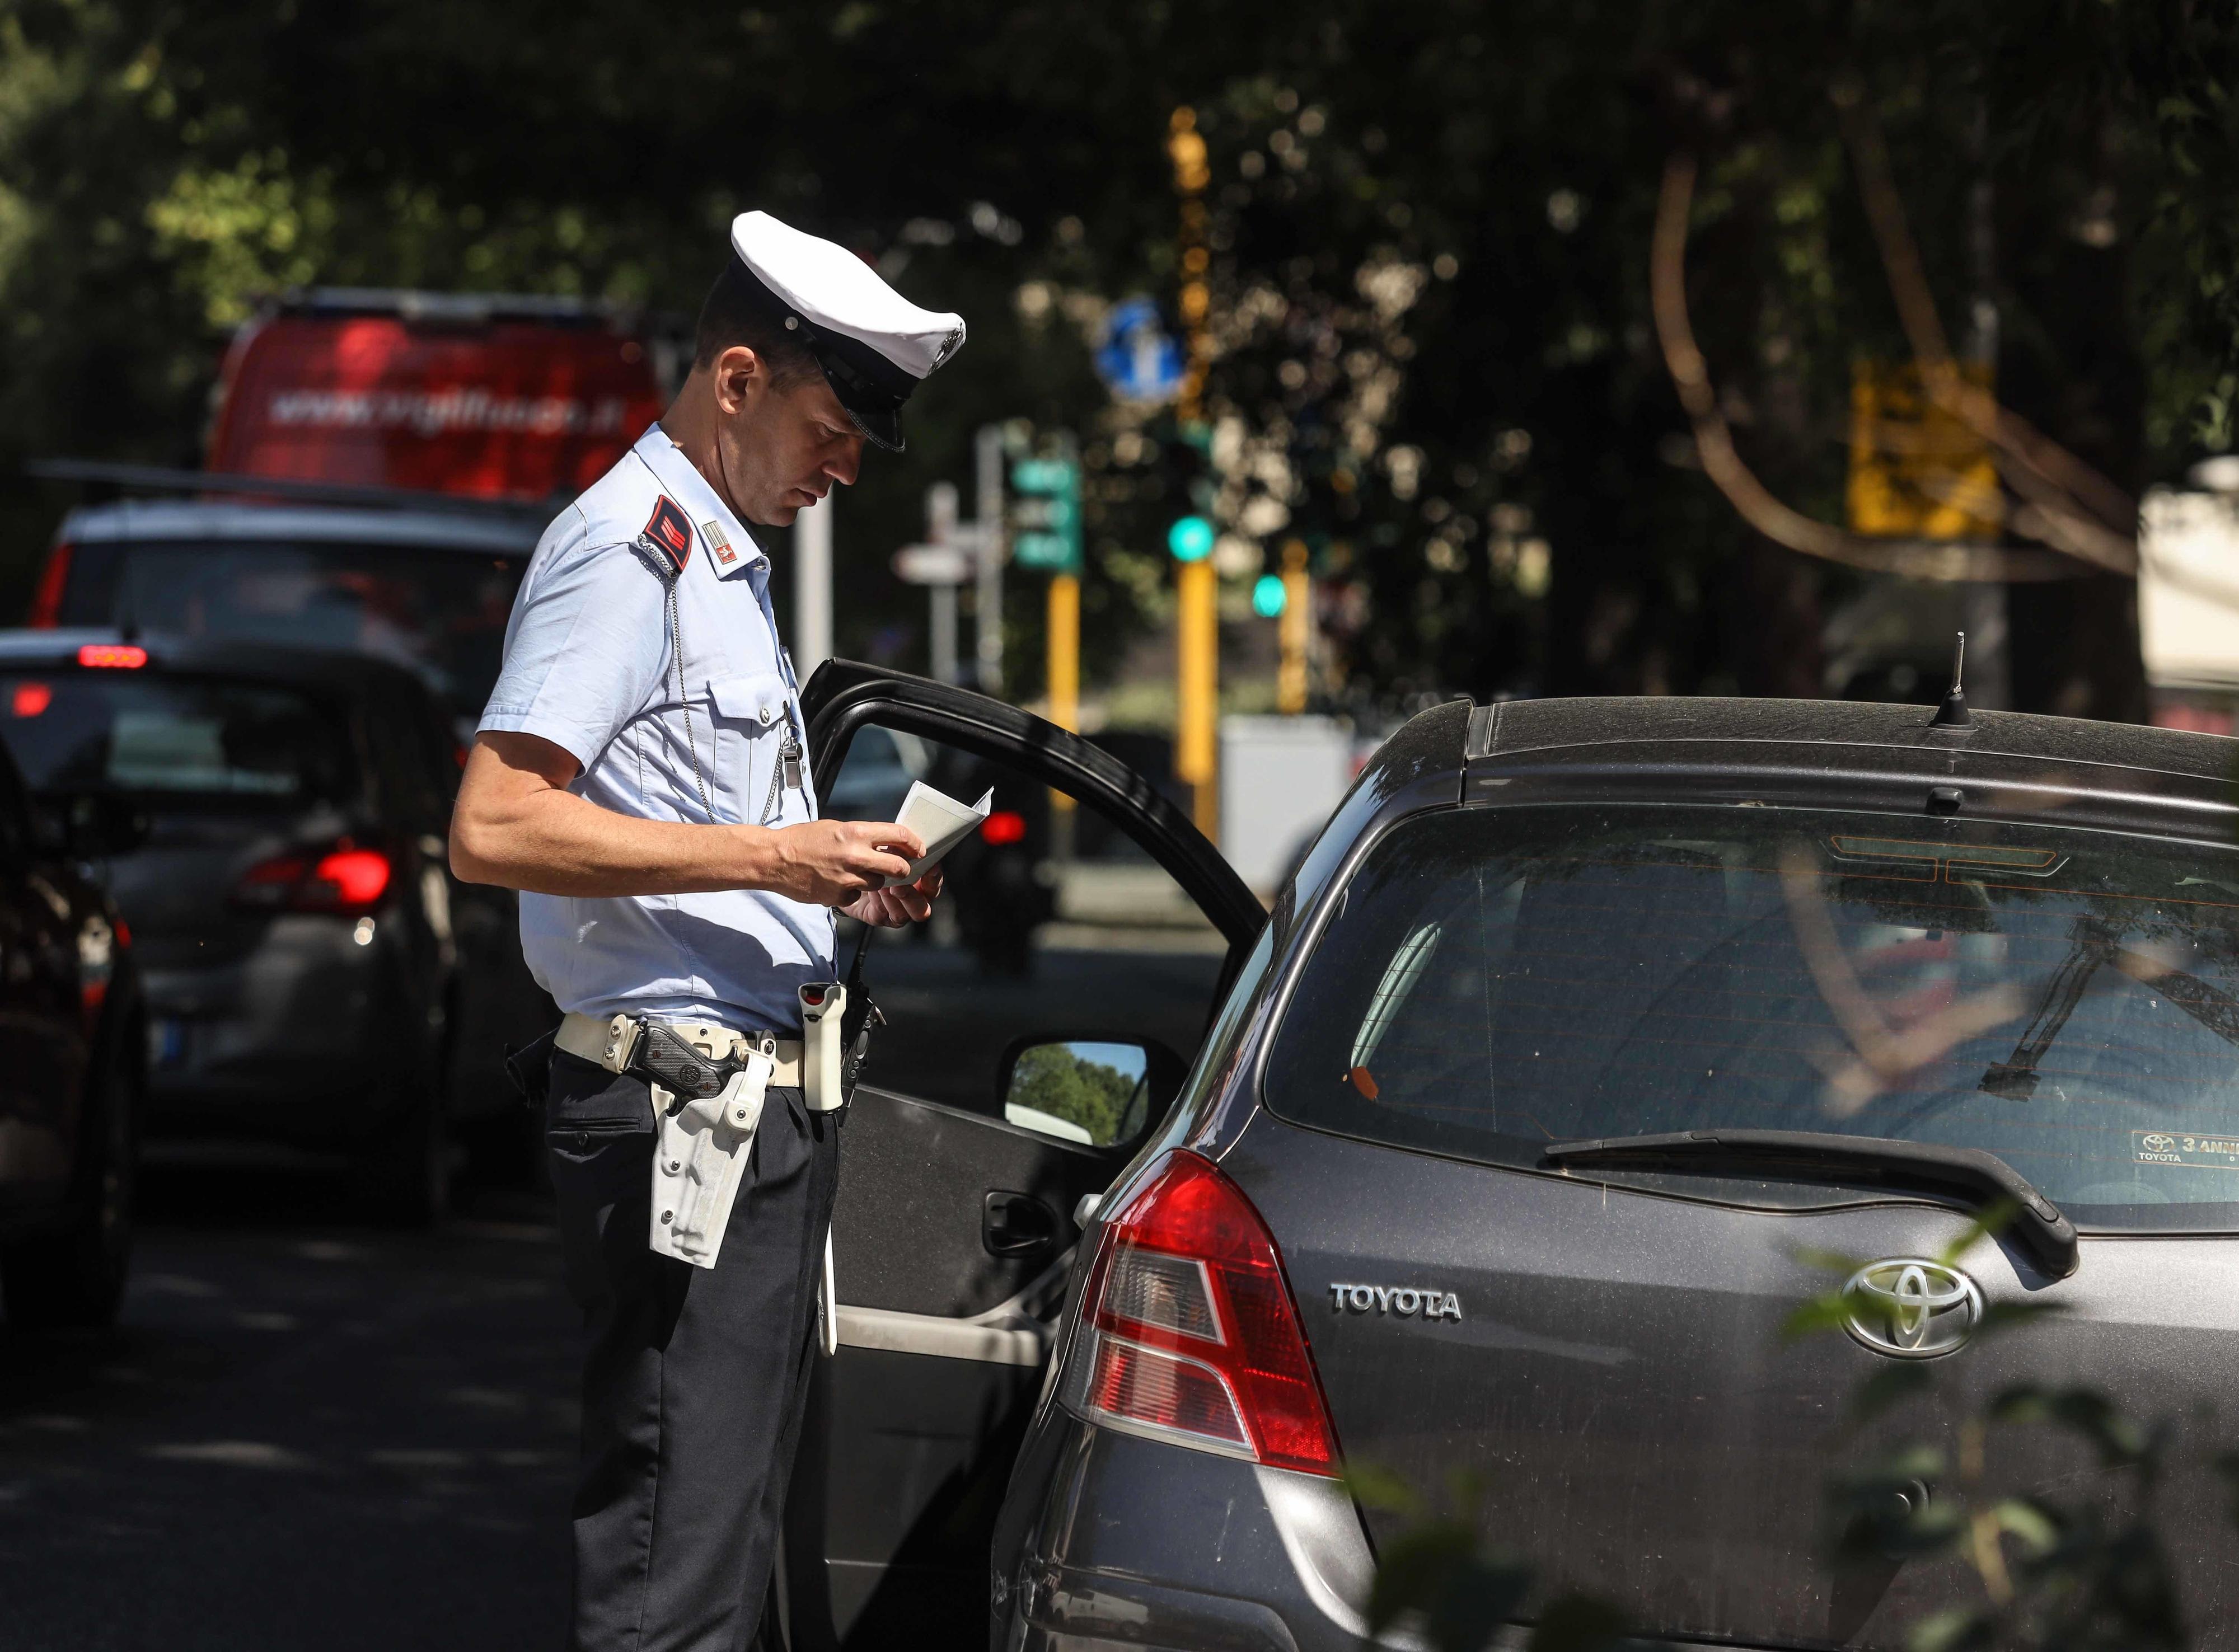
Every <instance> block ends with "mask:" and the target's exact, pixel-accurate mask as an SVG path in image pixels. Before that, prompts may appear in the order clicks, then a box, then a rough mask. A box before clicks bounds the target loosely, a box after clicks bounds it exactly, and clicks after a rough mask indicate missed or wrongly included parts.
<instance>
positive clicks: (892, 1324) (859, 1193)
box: [774, 660, 1265, 1652]
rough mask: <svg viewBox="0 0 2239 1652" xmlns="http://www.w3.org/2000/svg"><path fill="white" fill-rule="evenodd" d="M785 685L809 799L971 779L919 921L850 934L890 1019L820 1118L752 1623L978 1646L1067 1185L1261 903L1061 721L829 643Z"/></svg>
mask: <svg viewBox="0 0 2239 1652" xmlns="http://www.w3.org/2000/svg"><path fill="white" fill-rule="evenodd" d="M802 702H803V707H804V710H805V711H806V713H807V720H808V743H809V760H810V763H811V765H812V767H813V771H814V775H815V778H816V782H817V786H818V792H819V795H820V798H821V800H822V804H823V808H824V813H826V814H827V815H829V816H835V817H848V816H852V817H854V818H860V819H894V813H895V812H896V811H898V810H899V808H900V804H901V800H902V797H903V795H904V793H907V790H908V787H909V785H910V783H911V782H912V781H913V780H924V781H925V782H927V784H929V785H932V786H937V787H939V788H940V790H942V791H944V792H946V793H948V794H949V795H951V796H952V797H955V798H959V799H961V800H963V801H964V802H966V803H971V802H973V801H975V800H977V799H979V798H980V795H981V794H982V793H989V792H991V793H993V798H992V799H991V802H992V806H993V813H990V815H989V817H988V819H987V822H986V823H985V824H984V825H983V826H981V827H980V831H979V833H978V834H977V835H976V837H975V838H973V839H967V840H966V841H965V842H964V843H962V844H960V845H959V846H958V847H957V848H956V849H955V850H954V851H953V852H952V853H951V854H950V856H949V858H948V859H947V862H946V865H947V890H946V891H945V892H944V893H943V895H942V898H941V899H940V901H939V902H937V903H936V910H935V918H934V919H933V921H932V922H931V923H929V924H927V925H921V926H917V927H916V928H915V929H914V930H912V931H909V932H881V933H880V935H879V936H878V937H877V938H876V939H874V941H873V943H872V945H871V951H870V953H869V957H868V963H867V968H866V971H865V980H866V984H867V986H868V988H869V990H870V992H871V993H872V996H873V997H874V998H875V999H876V1001H877V1002H878V1004H879V1005H880V1009H881V1010H882V1012H884V1014H885V1017H886V1020H887V1025H885V1026H884V1027H883V1028H881V1029H880V1030H879V1031H878V1032H876V1033H875V1034H874V1045H873V1048H872V1051H871V1053H870V1057H869V1058H868V1060H867V1063H866V1064H865V1066H864V1069H863V1074H862V1078H861V1081H860V1084H859V1085H858V1087H857V1089H856V1091H855V1095H854V1104H853V1105H852V1107H851V1108H850V1110H849V1113H848V1116H847V1121H846V1123H845V1125H844V1126H843V1129H842V1133H841V1136H840V1191H839V1202H838V1205H837V1208H836V1210H835V1211H834V1218H833V1235H832V1238H833V1246H834V1261H835V1273H836V1278H837V1283H838V1290H839V1300H840V1304H841V1305H840V1311H839V1325H838V1342H839V1348H838V1351H837V1353H836V1354H835V1355H834V1357H831V1358H828V1359H821V1360H819V1361H818V1362H817V1368H816V1373H815V1377H814V1380H813V1382H812V1385H811V1389H810V1397H809V1403H808V1411H807V1421H806V1422H805V1423H804V1425H803V1429H804V1431H803V1434H802V1437H801V1448H800V1451H799V1455H798V1456H797V1459H796V1462H795V1467H794V1476H793V1486H792V1496H791V1500H790V1502H789V1504H788V1506H787V1512H786V1521H785V1532H784V1542H783V1552H782V1557H781V1563H780V1566H779V1569H778V1576H777V1580H776V1584H775V1589H774V1593H775V1596H776V1602H775V1604H776V1608H777V1611H776V1614H775V1616H776V1619H777V1623H778V1626H779V1627H780V1628H781V1630H782V1632H783V1635H784V1636H785V1643H786V1645H787V1647H788V1648H789V1649H790V1652H826V1649H833V1648H840V1647H847V1648H859V1647H860V1648H869V1647H880V1648H884V1647H892V1646H903V1645H907V1646H911V1647H914V1648H940V1647H948V1646H955V1647H958V1648H967V1647H968V1648H971V1649H973V1652H979V1649H981V1648H984V1647H985V1646H986V1645H987V1599H988V1585H987V1568H988V1549H989V1543H990V1536H991V1532H992V1529H993V1523H994V1519H995V1515H996V1511H997V1509H998V1507H999V1505H1000V1503H1001V1500H1002V1496H1003V1490H1004V1487H1005V1484H1006V1483H1007V1480H1008V1478H1009V1475H1010V1470H1011V1463H1012V1458H1013V1455H1014V1453H1015V1451H1016V1450H1017V1447H1018V1443H1019V1441H1020V1437H1021V1436H1022V1434H1023V1432H1024V1430H1025V1426H1026V1421H1027V1418H1028V1416H1029V1414H1030V1413H1031V1410H1032V1409H1033V1404H1034V1403H1035V1399H1036V1397H1037V1396H1038V1394H1039V1392H1040V1389H1041V1385H1042V1378H1043V1371H1044V1367H1045V1364H1046V1360H1047V1357H1048V1353H1049V1347H1050V1337H1051V1330H1052V1326H1053V1322H1054V1320H1055V1318H1056V1316H1057V1313H1058V1310H1059V1307H1060V1304H1061V1303H1062V1302H1063V1300H1064V1296H1065V1288H1066V1277H1067V1274H1068V1272H1069V1271H1070V1269H1071V1267H1072V1265H1073V1259H1074V1251H1075V1247H1076V1245H1077V1244H1078V1242H1079V1239H1080V1226H1079V1224H1078V1221H1077V1219H1076V1218H1077V1215H1078V1211H1079V1205H1080V1201H1081V1199H1082V1198H1084V1196H1086V1195H1091V1194H1099V1193H1101V1192H1102V1191H1104V1190H1105V1189H1106V1187H1108V1186H1109V1185H1110V1184H1111V1183H1112V1181H1113V1178H1114V1177H1115V1176H1116V1175H1117V1173H1118V1172H1119V1170H1120V1168H1121V1167H1122V1166H1123V1165H1124V1164H1126V1162H1127V1161H1128V1160H1129V1159H1130V1158H1133V1155H1134V1153H1135V1151H1136V1150H1137V1148H1138V1147H1139V1144H1141V1142H1142V1141H1143V1139H1144V1138H1145V1137H1146V1135H1147V1134H1149V1133H1150V1132H1151V1131H1153V1130H1155V1129H1157V1128H1158V1126H1159V1123H1160V1122H1161V1120H1162V1118H1163V1117H1164V1114H1165V1112H1166V1109H1167V1108H1168V1106H1170V1105H1171V1104H1172V1103H1173V1099H1174V1097H1175V1096H1176V1094H1177V1093H1178V1092H1179V1088H1180V1085H1181V1080H1182V1078H1183V1077H1184V1076H1185V1074H1186V1071H1187V1069H1188V1065H1189V1063H1190V1061H1191V1060H1192V1059H1193V1057H1194V1056H1195V1054H1196V1050H1197V1045H1198V1042H1199V1038H1201V1037H1202V1035H1203V1033H1204V1031H1205V1028H1206V1024H1207V1022H1208V1021H1209V1020H1210V1018H1211V1017H1212V1013H1213V1010H1214V1008H1215V1007H1216V1005H1217V1003H1218V1000H1219V994H1220V993H1221V992H1223V991H1224V990H1225V989H1226V985H1227V984H1228V982H1229V981H1230V980H1231V979H1233V977H1234V975H1235V972H1236V971H1237V968H1238V967H1239V965H1240V963H1241V961H1242V959H1243V957H1244V954H1245V952H1246V949H1247V948H1248V947H1249V946H1250V945H1251V944H1252V940H1253V939H1255V938H1256V937H1257V935H1258V934H1259V928H1260V926H1261V924H1262V923H1263V921H1264V919H1265V912H1264V910H1263V908H1262V907H1261V906H1260V904H1259V900H1258V899H1257V898H1256V897H1255V896H1253V894H1252V892H1251V891H1250V889H1248V888H1247V887H1246V886H1245V884H1244V883H1243V881H1242V880H1241V879H1239V878H1238V877H1237V876H1236V874H1235V873H1234V872H1232V871H1231V870H1230V868H1229V866H1228V865H1227V863H1226V861H1225V860H1223V859H1221V857H1220V854H1219V852H1218V851H1217V850H1216V849H1214V848H1213V846H1212V845H1211V844H1210V843H1208V842H1206V839H1205V838H1204V837H1203V835H1202V834H1200V833H1199V832H1198V831H1197V829H1196V828H1195V827H1194V826H1192V825H1191V823H1190V821H1189V819H1188V817H1187V816H1186V814H1185V813H1183V812H1182V810H1181V809H1180V808H1179V807H1178V806H1176V805H1175V804H1174V803H1173V801H1172V800H1171V799H1168V798H1166V796H1165V795H1163V794H1162V793H1160V792H1159V790H1158V789H1157V787H1156V786H1153V784H1152V783H1151V781H1149V780H1146V779H1145V778H1144V777H1143V776H1142V775H1140V774H1139V773H1136V772H1135V771H1134V770H1133V769H1131V768H1129V767H1128V766H1126V765H1125V764H1123V763H1121V762H1120V761H1119V760H1117V759H1116V758H1114V757H1113V756H1111V755H1110V754H1108V753H1106V752H1104V751H1102V750H1100V749H1099V748H1098V747H1097V746H1094V745H1092V744H1091V743H1090V742H1089V741H1087V740H1084V739H1082V738H1081V737H1080V736H1079V735H1076V734H1072V733H1066V731H1065V730H1063V729H1061V728H1059V727H1056V726H1054V725H1053V724H1050V723H1047V722H1045V721H1043V720H1041V719H1040V718H1038V717H1034V716H1031V715H1029V714H1028V713H1025V712H1022V711H1020V710H1019V709H1018V708H1016V707H1012V706H1007V705H1004V704H1002V703H1001V702H1000V701H997V700H990V699H988V698H987V697H986V696H984V695H980V694H975V693H968V692H967V691H965V690H963V689H960V688H953V687H947V686H945V685H942V684H939V683H934V682H930V681H927V680H924V679H921V678H916V677H908V676H904V675H901V674H900V673H894V672H891V671H886V670H882V669H880V668H877V667H870V666H864V665H859V664H855V663H853V662H850V661H845V660H833V661H830V662H828V663H827V664H826V665H824V666H823V667H821V668H820V669H819V670H818V671H817V673H816V674H815V676H814V678H813V679H811V680H810V681H809V684H808V686H807V691H806V692H805V693H804V694H803V696H802ZM852 927H853V926H843V931H842V937H841V943H840V949H841V955H840V967H841V969H842V971H843V972H844V971H845V970H846V967H847V960H848V956H849V952H850V949H851V947H852V945H853V938H852V935H851V934H850V933H849V931H850V930H852Z"/></svg>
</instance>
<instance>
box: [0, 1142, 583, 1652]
mask: <svg viewBox="0 0 2239 1652" xmlns="http://www.w3.org/2000/svg"><path fill="white" fill-rule="evenodd" d="M150 1179H151V1184H152V1185H151V1186H150V1188H149V1195H150V1197H149V1204H150V1205H151V1206H152V1207H153V1208H152V1210H151V1211H150V1212H149V1215H150V1217H152V1220H150V1221H149V1223H148V1224H147V1227H146V1229H145V1231H143V1237H142V1242H141V1245H140V1249H139V1252H138V1256H137V1258H136V1268H135V1277H134V1279H133V1284H132V1289H131V1293H130V1297H129V1299H128V1301H127V1304H126V1306H125V1310H124V1315H123V1322H122V1324H120V1325H119V1327H118V1328H117V1330H115V1331H114V1332H110V1333H104V1334H101V1335H97V1336H94V1335H88V1336H69V1337H23V1336H16V1335H11V1334H10V1332H8V1331H7V1330H5V1329H4V1328H0V1649H5V1652H17V1649H24V1652H30V1649H38V1652H46V1649H65V1648H67V1649H72V1652H79V1649H83V1652H107V1649H132V1652H137V1649H143V1648H145V1649H149V1652H156V1649H161V1652H200V1649H211V1652H220V1649H223V1652H263V1649H295V1648H307V1649H308V1648H316V1649H322V1652H349V1649H358V1648H367V1649H373V1648H379V1649H383V1652H395V1649H403V1648H410V1649H415V1652H418V1649H428V1652H442V1649H450V1648H458V1649H462V1652H463V1649H474V1652H510V1649H514V1648H533V1649H537V1652H546V1649H552V1648H556V1647H557V1646H559V1645H560V1644H561V1639H562V1636H563V1635H564V1631H565V1620H566V1608H567V1602H566V1592H567V1496H568V1482H569V1478H570V1466H571V1462H572V1457H573V1452H574V1437H575V1401H574V1397H573V1391H572V1390H573V1364H574V1349H573V1337H574V1324H575V1320H574V1310H572V1309H571V1308H570V1307H569V1305H568V1302H567V1300H566V1297H565V1296H564V1294H563V1292H562V1290H561V1286H560V1282H559V1259H558V1252H557V1249H556V1246H555V1242H554V1240H553V1237H552V1234H551V1231H550V1230H549V1228H548V1226H546V1225H545V1224H544V1222H543V1220H542V1213H541V1211H540V1210H539V1209H538V1207H537V1206H536V1205H535V1204H534V1203H533V1202H531V1201H528V1200H527V1199H525V1198H513V1199H510V1200H508V1199H502V1198H495V1196H488V1195H486V1196H484V1197H483V1198H481V1199H479V1200H470V1201H469V1204H468V1216H467V1217H463V1218H462V1219H459V1220H455V1221H453V1222H452V1223H450V1224H447V1225H446V1226H445V1227H444V1228H442V1229H441V1230H439V1231H435V1232H433V1233H425V1234H413V1235H407V1234H395V1233H384V1232H382V1231H376V1230H372V1229H366V1228H352V1227H347V1226H342V1225H338V1224H334V1223H332V1222H330V1221H327V1220H322V1215H323V1211H324V1204H323V1197H322V1196H323V1195H325V1194H328V1193H331V1192H332V1191H334V1190H331V1189H320V1188H318V1187H316V1185H314V1186H312V1187H310V1188H307V1189H306V1190H304V1191H302V1192H301V1193H299V1194H297V1195H296V1196H295V1197H294V1198H290V1199H282V1200H279V1201H275V1200H274V1199H273V1198H271V1197H270V1195H269V1192H268V1191H266V1190H265V1189H263V1188H262V1187H261V1186H260V1184H258V1183H257V1182H256V1180H254V1179H252V1178H247V1177H245V1176H243V1175H240V1174H238V1173H216V1172H211V1171H196V1172H193V1173H191V1174H189V1173H188V1172H183V1171H171V1172H166V1173H164V1174H163V1175H162V1176H160V1177H151V1178H150Z"/></svg>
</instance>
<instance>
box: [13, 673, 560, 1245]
mask: <svg viewBox="0 0 2239 1652" xmlns="http://www.w3.org/2000/svg"><path fill="white" fill-rule="evenodd" d="M0 739H4V741H5V744H6V746H7V748H8V750H9V752H10V753H11V754H12V755H13V757H14V759H15V760H16V762H17V765H18V766H20V767H21V768H22V770H23V773H24V775H25V777H26V780H27V782H28V784H29V785H30V788H31V790H32V792H33V793H34V794H35V795H37V796H42V797H44V796H49V795H56V796H76V797H87V796H91V797H97V798H105V799H111V800H113V801H114V802H115V803H116V804H119V805H123V806H130V807H131V808H133V809H136V810H137V811H139V812H140V813H143V815H144V816H145V818H146V821H147V827H148V833H147V837H146V839H145V841H144V842H143V843H142V844H140V845H139V846H137V847H136V848H134V849H132V850H131V851H130V853H123V854H119V855H116V856H115V857H113V858H111V859H107V860H105V861H103V862H102V863H101V872H102V875H103V879H104V880H105V881H106V883H107V885H108V886H109V888H110V892H111V893H112V894H113V895H114V897H115V899H116V902H117V904H118V906H120V907H121V908H122V910H123V915H124V918H125V919H126V921H127V922H128V923H129V924H130V926H131V928H132V932H133V934H134V936H135V938H136V942H137V952H138V957H139V961H140V965H141V968H142V970H143V973H144V977H145V980H146V989H147V1000H148V1020H147V1031H146V1039H145V1042H146V1048H147V1052H148V1058H149V1088H150V1097H149V1118H148V1125H149V1134H150V1136H151V1138H156V1139H157V1140H159V1141H161V1142H163V1143H166V1144H178V1143H210V1142H218V1143H226V1144H232V1145H233V1147H234V1148H235V1149H236V1150H237V1149H239V1148H240V1147H242V1146H244V1145H246V1146H249V1147H251V1148H256V1149H280V1150H286V1151H296V1152H302V1151H311V1152H313V1153H317V1154H323V1155H328V1156H330V1157H333V1158H338V1159H343V1160H346V1161H347V1162H348V1164H349V1166H350V1167H351V1169H352V1171H354V1173H355V1178H356V1181H357V1184H358V1188H359V1191H360V1192H361V1194H362V1198H363V1199H364V1202H365V1203H366V1204H367V1205H368V1206H369V1208H371V1209H372V1210H374V1211H377V1212H378V1213H380V1214H382V1215H383V1216H385V1217H391V1218H395V1219H399V1220H408V1221H409V1220H420V1219H425V1218H426V1217H429V1216H430V1215H432V1214H434V1213H435V1212H436V1211H439V1210H440V1209H441V1207H442V1203H443V1199H444V1197H445V1192H446V1189H447V1186H448V1178H449V1173H450V1171H451V1170H452V1168H453V1167H454V1164H455V1149H456V1144H457V1141H458V1138H460V1136H461V1134H462V1132H465V1131H472V1130H473V1129H475V1127H477V1126H478V1125H482V1124H484V1123H485V1122H488V1123H489V1124H490V1125H492V1126H493V1128H494V1129H496V1130H499V1131H502V1130H503V1129H504V1128H505V1127H506V1126H508V1125H511V1123H512V1121H513V1120H514V1119H515V1118H516V1116H517V1114H518V1108H517V1105H516V1104H515V1102H514V1101H513V1099H512V1096H511V1091H510V1089H509V1087H508V1085H507V1084H506V1082H505V1080H504V1078H503V1076H502V1068H501V1063H502V1058H503V1051H504V1048H505V1046H506V1045H508V1043H511V1044H515V1045H519V1044H524V1043H526V1042H528V1040H529V1039H530V1038H534V1037H535V1035H536V1033H537V1032H540V1031H541V1029H542V1027H543V1026H544V1025H548V1023H549V1020H550V1019H551V1011H550V1008H549V1000H548V999H547V998H544V997H543V995H542V994H541V992H539V991H538V989H537V988H536V986H535V983H534V982H533V981H531V980H530V979H528V972H527V970H526V967H525V966H524V965H523V964H522V960H521V953H520V948H519V943H518V939H517V936H516V935H515V932H514V929H513V903H512V901H511V899H510V898H508V896H506V895H505V894H504V893H503V892H499V891H485V890H481V889H477V888H475V887H471V886H464V885H461V884H459V883H457V882H456V881H455V880H454V879H452V877H451V876H450V872H449V867H448V857H447V855H446V853H445V847H444V844H445V838H446V834H447V833H448V826H449V819H450V803H451V798H452V794H453V793H454V792H455V789H456V786H457V778H458V773H459V766H460V749H459V746H458V743H457V740H456V739H455V735H454V733H453V730H452V724H451V719H450V716H449V713H448V709H447V708H446V707H444V706H443V705H442V703H441V702H439V701H438V700H436V699H435V696H434V695H433V693H431V692H430V691H429V688H428V687H426V685H425V683H424V682H423V680H422V677H421V676H420V674H419V673H416V672H414V671H412V670H409V669H407V668H405V667H402V666H398V665H394V664H390V663H388V662H385V661H382V660H375V659H371V658H369V657H366V656H363V655H355V654H326V653H318V652H313V651H309V650H292V649H284V648H274V647H262V646H260V645H256V644H247V643H236V642H193V641H177V640H165V639H163V638H159V637H139V638H128V637H127V636H125V635H124V634H120V633H116V632H83V631H78V632H72V631H30V632H16V633H10V634H6V635H4V636H0Z"/></svg>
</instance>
